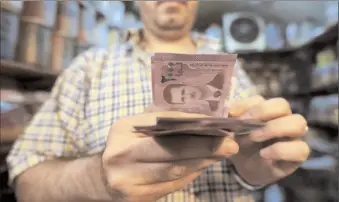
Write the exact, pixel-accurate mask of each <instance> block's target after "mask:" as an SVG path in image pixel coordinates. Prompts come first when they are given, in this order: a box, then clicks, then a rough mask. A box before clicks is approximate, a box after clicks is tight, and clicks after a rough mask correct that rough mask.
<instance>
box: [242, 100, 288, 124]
mask: <svg viewBox="0 0 339 202" xmlns="http://www.w3.org/2000/svg"><path fill="white" fill-rule="evenodd" d="M290 114H292V111H291V107H290V105H289V103H288V102H287V101H286V100H285V99H283V98H273V99H270V100H266V101H264V102H261V103H259V104H258V105H255V106H254V107H252V108H250V109H249V110H248V111H247V113H246V114H244V115H243V116H242V118H251V119H258V120H261V121H269V120H272V119H276V118H279V117H283V116H288V115H290Z"/></svg>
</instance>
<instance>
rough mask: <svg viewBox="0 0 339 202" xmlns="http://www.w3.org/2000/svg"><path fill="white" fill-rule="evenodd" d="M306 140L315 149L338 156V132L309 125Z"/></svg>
mask: <svg viewBox="0 0 339 202" xmlns="http://www.w3.org/2000/svg"><path fill="white" fill-rule="evenodd" d="M304 140H305V141H306V142H307V144H308V145H309V146H310V148H311V149H312V150H313V151H317V152H320V153H322V154H326V155H330V156H333V157H338V144H337V142H338V141H337V140H338V136H337V135H336V134H330V132H329V131H326V130H324V129H319V128H316V127H309V129H308V132H307V134H306V135H305V136H304Z"/></svg>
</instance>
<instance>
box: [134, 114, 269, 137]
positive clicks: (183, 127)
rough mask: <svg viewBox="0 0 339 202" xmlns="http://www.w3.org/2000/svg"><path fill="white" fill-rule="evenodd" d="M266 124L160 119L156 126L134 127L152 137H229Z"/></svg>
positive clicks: (236, 121) (229, 120)
mask: <svg viewBox="0 0 339 202" xmlns="http://www.w3.org/2000/svg"><path fill="white" fill-rule="evenodd" d="M264 126H265V123H263V122H260V121H257V120H251V119H248V120H242V119H237V118H218V117H208V118H158V119H157V121H156V124H155V125H149V126H134V129H135V131H136V132H140V133H144V134H147V135H150V136H161V135H175V134H194V135H210V136H227V135H230V133H234V134H235V135H245V134H249V133H250V132H251V131H253V130H256V129H260V128H262V127H264Z"/></svg>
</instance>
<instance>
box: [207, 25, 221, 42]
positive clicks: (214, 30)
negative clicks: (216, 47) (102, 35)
mask: <svg viewBox="0 0 339 202" xmlns="http://www.w3.org/2000/svg"><path fill="white" fill-rule="evenodd" d="M205 33H206V36H207V37H211V38H215V39H218V40H220V41H221V40H222V27H221V26H220V25H218V24H211V25H210V26H209V27H208V28H207V29H206V32H205Z"/></svg>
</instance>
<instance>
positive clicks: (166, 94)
mask: <svg viewBox="0 0 339 202" xmlns="http://www.w3.org/2000/svg"><path fill="white" fill-rule="evenodd" d="M236 59H237V55H236V54H172V53H156V54H155V55H154V56H152V58H151V63H152V87H153V104H154V105H155V106H157V107H159V108H164V109H171V110H178V111H184V112H192V113H201V114H206V115H211V116H216V117H218V116H219V117H221V116H225V114H224V112H225V109H224V106H227V105H226V104H227V103H226V102H228V101H229V98H230V92H231V80H232V76H233V72H234V69H235V62H236ZM226 111H228V110H226Z"/></svg>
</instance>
